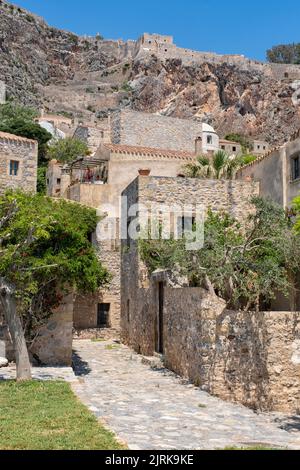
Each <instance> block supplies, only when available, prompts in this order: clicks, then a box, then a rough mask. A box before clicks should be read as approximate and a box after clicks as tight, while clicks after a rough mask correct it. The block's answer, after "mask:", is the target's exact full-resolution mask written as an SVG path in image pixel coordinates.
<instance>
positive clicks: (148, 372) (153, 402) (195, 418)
mask: <svg viewBox="0 0 300 470" xmlns="http://www.w3.org/2000/svg"><path fill="white" fill-rule="evenodd" d="M74 367H75V373H76V375H77V377H78V380H77V381H75V382H73V383H72V387H73V389H74V391H75V393H76V394H77V395H78V396H79V398H80V399H81V400H82V401H83V402H84V403H85V404H86V405H87V406H88V407H89V409H90V410H91V411H92V412H93V413H94V414H95V415H96V416H97V417H99V418H100V419H102V420H103V421H104V422H105V423H106V424H107V426H108V427H109V428H110V429H111V430H113V431H114V432H115V433H116V434H117V435H118V436H119V437H120V438H121V439H122V440H124V441H125V442H126V443H127V444H128V447H129V448H130V449H132V450H139V449H143V450H148V449H151V450H161V449H163V450H167V449H176V450H186V449H187V450H188V449H190V450H198V449H223V448H225V447H227V446H237V447H243V446H253V445H257V444H258V445H264V446H271V447H273V448H280V447H283V448H287V447H289V448H294V449H300V417H285V416H283V415H278V414H276V415H273V414H256V413H254V412H252V411H251V410H249V409H247V408H245V407H243V406H240V405H234V404H231V403H226V402H223V401H222V400H219V399H217V398H214V397H212V396H210V395H208V394H207V393H205V392H202V391H200V390H199V388H196V387H194V386H193V385H189V384H187V383H183V381H182V380H181V379H180V378H179V377H177V376H176V375H174V374H173V373H171V372H169V371H167V370H165V369H162V370H153V369H151V368H150V367H149V366H148V365H145V364H143V363H142V358H141V356H138V355H136V354H135V353H133V352H132V351H131V350H130V349H128V348H127V347H125V346H123V345H118V344H114V343H110V342H92V341H85V340H84V341H75V342H74ZM277 420H278V422H277ZM282 428H285V429H288V430H289V432H288V431H286V430H285V429H282Z"/></svg>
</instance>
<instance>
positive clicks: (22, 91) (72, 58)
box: [0, 0, 300, 144]
mask: <svg viewBox="0 0 300 470" xmlns="http://www.w3.org/2000/svg"><path fill="white" fill-rule="evenodd" d="M133 47H134V44H133V43H132V42H128V43H126V42H122V41H105V40H102V39H101V38H91V37H88V38H82V37H78V36H76V35H74V34H72V33H69V32H66V31H61V30H57V29H55V28H51V27H49V26H48V25H47V24H46V23H45V22H44V21H43V19H41V18H39V17H36V16H34V15H32V14H31V13H29V12H27V11H25V10H23V9H20V8H17V7H13V6H12V5H10V4H9V3H7V2H4V1H3V0H2V1H1V0H0V57H1V60H0V80H4V81H5V83H6V84H7V89H8V95H9V96H11V97H15V98H17V99H18V100H20V101H21V102H23V103H26V104H31V105H34V106H37V107H42V106H43V107H44V108H45V109H46V110H47V111H49V112H56V113H59V112H61V113H68V114H70V115H73V116H74V115H77V116H78V117H81V118H83V119H90V118H91V117H92V116H93V115H96V116H97V117H98V118H103V117H106V116H107V115H108V113H109V112H110V111H111V110H113V109H116V108H117V107H120V106H121V107H131V108H133V109H136V110H142V111H149V112H159V113H161V114H165V115H168V116H174V117H183V118H187V119H199V120H205V121H207V122H209V123H211V124H212V125H214V126H215V128H216V129H217V131H218V132H219V133H220V135H225V134H226V133H228V132H239V133H242V134H246V135H249V136H251V137H253V138H254V137H255V138H263V139H267V140H268V141H269V142H270V143H272V144H277V143H281V142H283V141H285V140H287V139H288V138H289V136H290V135H292V134H293V133H294V132H295V131H296V130H298V129H299V128H300V99H299V98H300V81H299V83H298V82H297V81H295V79H293V78H288V76H287V77H286V78H284V79H276V77H275V76H271V75H270V74H268V73H267V70H266V72H264V70H263V69H262V70H253V71H251V70H246V69H244V68H243V67H242V66H239V65H229V64H228V63H226V62H224V63H220V64H214V63H209V62H203V63H195V64H193V65H184V64H183V63H182V61H181V60H180V59H167V60H164V59H160V58H158V57H157V56H155V54H149V55H148V56H147V55H146V56H144V57H142V58H141V57H140V58H136V59H134V58H132V57H131V56H132V54H131V53H132V50H133ZM297 90H299V93H298V91H297ZM297 93H298V94H299V96H298V94H297Z"/></svg>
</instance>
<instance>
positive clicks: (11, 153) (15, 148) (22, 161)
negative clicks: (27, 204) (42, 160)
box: [0, 132, 38, 194]
mask: <svg viewBox="0 0 300 470" xmlns="http://www.w3.org/2000/svg"><path fill="white" fill-rule="evenodd" d="M37 160H38V144H37V142H36V141H35V140H30V139H26V138H24V137H19V136H16V135H13V134H7V133H6V132H0V193H2V194H3V193H4V192H5V191H6V190H7V189H18V188H21V189H23V190H25V191H32V192H35V191H36V184H37V162H38V161H37Z"/></svg>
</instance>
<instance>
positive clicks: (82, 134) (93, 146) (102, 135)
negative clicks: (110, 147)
mask: <svg viewBox="0 0 300 470" xmlns="http://www.w3.org/2000/svg"><path fill="white" fill-rule="evenodd" d="M74 137H76V138H77V139H79V140H82V142H85V143H86V144H87V146H88V148H89V150H90V151H91V152H92V154H93V153H95V152H96V151H97V149H98V148H99V146H100V145H101V144H102V143H109V142H110V129H108V128H98V127H94V126H85V125H80V126H78V127H77V128H76V130H75V132H74Z"/></svg>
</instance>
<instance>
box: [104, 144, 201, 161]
mask: <svg viewBox="0 0 300 470" xmlns="http://www.w3.org/2000/svg"><path fill="white" fill-rule="evenodd" d="M104 147H105V148H107V149H108V150H111V151H113V152H118V153H131V154H142V155H149V156H152V155H154V156H157V157H169V158H182V159H190V160H191V159H194V158H195V154H194V153H192V152H185V151H179V150H170V149H154V148H151V147H137V146H131V145H120V144H104Z"/></svg>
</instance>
